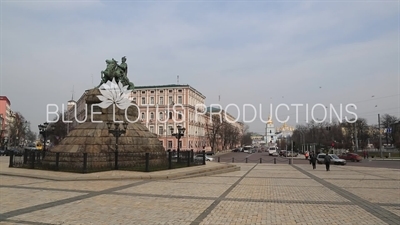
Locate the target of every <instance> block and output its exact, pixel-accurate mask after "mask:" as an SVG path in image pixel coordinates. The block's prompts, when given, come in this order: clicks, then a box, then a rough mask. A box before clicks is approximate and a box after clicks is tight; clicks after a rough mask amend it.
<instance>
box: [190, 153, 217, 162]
mask: <svg viewBox="0 0 400 225" xmlns="http://www.w3.org/2000/svg"><path fill="white" fill-rule="evenodd" d="M194 160H196V161H203V154H197V155H195V156H194ZM206 161H214V159H213V158H211V157H210V156H208V155H206Z"/></svg>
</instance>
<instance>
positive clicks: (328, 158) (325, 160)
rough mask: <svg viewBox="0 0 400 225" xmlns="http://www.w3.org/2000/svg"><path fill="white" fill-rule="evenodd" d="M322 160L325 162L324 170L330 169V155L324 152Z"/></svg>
mask: <svg viewBox="0 0 400 225" xmlns="http://www.w3.org/2000/svg"><path fill="white" fill-rule="evenodd" d="M324 162H325V167H326V171H329V170H330V168H329V167H330V165H331V157H330V156H329V154H328V153H326V155H325V158H324Z"/></svg>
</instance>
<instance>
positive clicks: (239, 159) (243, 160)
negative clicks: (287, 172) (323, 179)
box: [213, 156, 294, 164]
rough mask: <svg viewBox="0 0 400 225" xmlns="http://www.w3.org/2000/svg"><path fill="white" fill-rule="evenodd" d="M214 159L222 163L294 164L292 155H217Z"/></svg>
mask: <svg viewBox="0 0 400 225" xmlns="http://www.w3.org/2000/svg"><path fill="white" fill-rule="evenodd" d="M213 158H214V161H216V162H222V163H270V164H292V160H294V158H293V159H292V158H291V157H288V158H282V157H274V158H271V157H260V158H247V157H245V158H243V157H236V158H235V157H227V156H215V157H213Z"/></svg>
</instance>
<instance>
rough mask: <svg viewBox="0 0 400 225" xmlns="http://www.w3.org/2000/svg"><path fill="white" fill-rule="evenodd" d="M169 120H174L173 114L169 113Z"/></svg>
mask: <svg viewBox="0 0 400 225" xmlns="http://www.w3.org/2000/svg"><path fill="white" fill-rule="evenodd" d="M168 119H170V120H172V112H169V116H168Z"/></svg>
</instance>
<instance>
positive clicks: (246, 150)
mask: <svg viewBox="0 0 400 225" xmlns="http://www.w3.org/2000/svg"><path fill="white" fill-rule="evenodd" d="M251 149H252V147H251V146H244V147H243V152H245V153H250V152H251Z"/></svg>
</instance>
